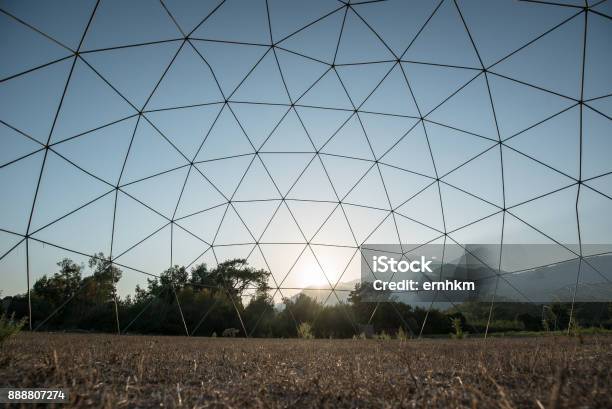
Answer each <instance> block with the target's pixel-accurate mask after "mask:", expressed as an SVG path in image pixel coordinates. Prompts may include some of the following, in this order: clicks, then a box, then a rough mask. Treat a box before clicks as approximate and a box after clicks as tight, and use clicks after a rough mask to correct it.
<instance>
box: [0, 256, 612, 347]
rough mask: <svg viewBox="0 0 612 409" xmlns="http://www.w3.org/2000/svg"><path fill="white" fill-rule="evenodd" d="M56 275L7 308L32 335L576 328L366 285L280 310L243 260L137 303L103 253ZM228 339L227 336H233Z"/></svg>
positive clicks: (577, 309)
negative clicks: (400, 296) (380, 293)
mask: <svg viewBox="0 0 612 409" xmlns="http://www.w3.org/2000/svg"><path fill="white" fill-rule="evenodd" d="M57 266H58V270H59V271H57V272H55V273H52V274H49V275H44V276H43V277H41V278H39V279H38V280H36V282H35V283H34V285H33V287H32V289H31V291H30V295H29V296H30V302H29V303H28V295H27V294H22V295H16V296H7V297H4V298H3V299H2V303H1V309H2V311H3V312H7V313H8V314H15V317H16V318H21V317H28V314H29V304H31V310H32V312H31V313H32V324H33V328H37V329H39V330H69V331H78V330H82V331H96V332H117V331H120V332H122V333H138V334H168V335H184V334H186V333H188V334H189V335H196V336H215V335H219V336H221V335H222V334H228V333H231V334H232V335H234V334H238V336H252V337H285V338H286V337H297V336H298V329H299V326H300V324H302V323H308V324H309V326H310V328H311V329H312V333H313V335H314V336H315V337H317V338H329V337H333V338H349V337H352V336H355V335H359V334H361V333H363V332H367V331H370V332H372V333H382V332H385V333H387V334H394V333H396V332H397V331H403V332H405V333H409V334H413V335H418V334H419V333H422V334H424V335H444V336H447V335H448V334H449V333H451V332H452V331H453V321H455V322H456V320H457V319H458V320H460V322H461V325H462V327H463V328H464V329H465V330H466V331H468V332H473V333H482V332H484V330H485V327H486V326H487V322H488V323H489V328H488V330H489V332H507V331H543V330H551V331H552V330H562V329H565V328H567V327H568V325H570V323H569V321H570V318H569V317H570V306H569V305H567V304H562V303H558V304H554V305H552V306H543V305H535V304H528V303H496V304H495V305H494V309H493V313H492V315H491V320H490V321H489V311H490V305H489V304H488V303H463V304H461V305H460V306H451V307H447V308H445V309H444V310H442V309H436V308H423V307H413V306H411V305H408V304H404V303H401V302H395V301H393V299H392V297H391V295H390V294H387V295H386V296H387V297H389V298H388V299H387V300H386V302H381V303H372V302H365V301H364V299H366V297H365V296H366V295H367V294H366V292H367V291H371V286H369V285H367V284H363V285H362V284H356V285H355V288H354V289H353V290H352V291H350V293H349V296H348V298H347V301H346V302H340V303H336V304H333V305H323V304H322V303H320V302H318V301H317V300H315V299H314V298H311V297H309V296H308V295H306V294H304V293H303V292H302V293H299V294H297V295H296V296H294V297H291V298H285V299H283V302H282V304H281V305H275V304H274V302H273V299H272V295H273V291H272V289H270V288H269V286H268V279H269V276H270V273H269V272H268V271H265V270H262V269H256V268H253V267H251V266H249V265H248V264H247V261H246V260H244V259H232V260H227V261H225V262H222V263H220V264H218V265H217V266H216V267H215V268H212V269H210V268H209V267H208V266H207V265H206V264H199V265H197V266H195V267H193V268H191V269H187V268H185V267H181V266H174V267H171V268H169V269H167V270H165V271H163V272H162V273H161V274H160V275H159V276H158V277H151V278H147V283H146V286H144V287H141V286H139V285H138V286H136V289H135V292H134V294H133V295H127V296H124V297H121V296H119V295H118V294H117V284H118V283H119V281H120V280H121V278H122V276H123V272H122V271H121V269H119V268H118V267H117V265H115V264H113V263H112V262H111V261H110V260H109V259H108V258H106V257H105V256H104V254H102V253H99V254H96V255H95V256H93V257H91V258H90V259H89V262H88V266H87V267H88V268H89V274H88V275H86V276H84V274H85V272H86V267H85V266H84V265H81V264H77V263H75V262H73V261H72V260H70V259H67V258H65V259H63V260H61V261H60V262H59V263H57ZM574 316H575V317H576V319H577V322H579V323H580V325H582V326H589V327H591V326H603V327H605V328H612V303H607V304H606V303H580V304H577V305H575V306H574ZM228 331H229V332H228Z"/></svg>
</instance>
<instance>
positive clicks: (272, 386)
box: [0, 333, 612, 409]
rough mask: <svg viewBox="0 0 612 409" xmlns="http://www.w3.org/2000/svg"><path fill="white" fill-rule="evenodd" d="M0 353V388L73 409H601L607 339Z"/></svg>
mask: <svg viewBox="0 0 612 409" xmlns="http://www.w3.org/2000/svg"><path fill="white" fill-rule="evenodd" d="M0 354H1V355H0V384H2V385H1V386H8V385H10V386H21V387H65V388H68V390H69V391H70V393H71V396H70V398H71V405H72V406H74V407H105V408H121V407H130V408H131V407H153V406H156V407H160V406H163V407H171V408H173V407H185V408H196V407H197V408H206V407H214V408H221V407H232V408H243V407H247V408H253V407H254V408H258V407H261V408H314V407H316V408H319V407H323V408H344V407H346V408H357V407H358V408H369V407H375V408H395V407H397V408H400V407H401V408H407V407H411V408H413V407H416V408H421V407H422V408H464V407H465V408H506V409H509V408H610V407H612V396H611V393H612V337H596V336H593V337H585V339H584V343H580V342H579V340H578V339H576V338H569V337H561V336H557V337H542V338H525V339H489V340H487V341H486V342H483V340H482V339H465V340H414V341H404V342H402V341H397V340H393V341H382V340H294V339H292V340H278V339H223V338H212V339H210V338H186V337H151V336H121V337H117V336H112V335H85V334H84V335H80V334H79V335H76V334H43V333H37V334H28V333H23V334H20V335H19V336H18V337H16V338H14V339H12V340H11V341H9V342H8V343H7V344H5V345H4V346H3V347H2V350H1V352H0ZM31 406H32V405H24V407H31ZM58 406H62V407H66V405H58Z"/></svg>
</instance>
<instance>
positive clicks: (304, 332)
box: [297, 322, 314, 339]
mask: <svg viewBox="0 0 612 409" xmlns="http://www.w3.org/2000/svg"><path fill="white" fill-rule="evenodd" d="M297 331H298V337H300V338H302V339H313V338H314V335H313V333H312V326H311V325H310V324H309V323H308V322H302V323H301V324H300V325H299V326H298V330H297Z"/></svg>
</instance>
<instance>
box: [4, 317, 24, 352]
mask: <svg viewBox="0 0 612 409" xmlns="http://www.w3.org/2000/svg"><path fill="white" fill-rule="evenodd" d="M25 321H26V320H25V318H24V319H22V320H20V321H15V314H14V313H13V314H12V315H11V317H10V318H9V317H8V316H7V315H6V313H2V315H0V345H2V344H4V342H5V341H6V340H8V339H9V338H10V337H12V336H13V335H15V334H17V333H18V332H19V331H21V328H22V327H23V326H24V324H25Z"/></svg>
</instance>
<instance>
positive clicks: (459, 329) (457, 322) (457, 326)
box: [451, 318, 466, 339]
mask: <svg viewBox="0 0 612 409" xmlns="http://www.w3.org/2000/svg"><path fill="white" fill-rule="evenodd" d="M451 322H452V324H453V331H455V332H453V333H452V334H451V338H453V339H463V338H465V336H466V333H464V332H463V326H462V325H461V318H453V319H452V320H451Z"/></svg>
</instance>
